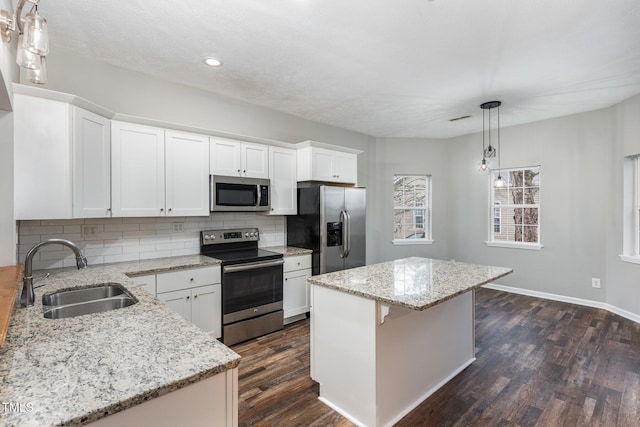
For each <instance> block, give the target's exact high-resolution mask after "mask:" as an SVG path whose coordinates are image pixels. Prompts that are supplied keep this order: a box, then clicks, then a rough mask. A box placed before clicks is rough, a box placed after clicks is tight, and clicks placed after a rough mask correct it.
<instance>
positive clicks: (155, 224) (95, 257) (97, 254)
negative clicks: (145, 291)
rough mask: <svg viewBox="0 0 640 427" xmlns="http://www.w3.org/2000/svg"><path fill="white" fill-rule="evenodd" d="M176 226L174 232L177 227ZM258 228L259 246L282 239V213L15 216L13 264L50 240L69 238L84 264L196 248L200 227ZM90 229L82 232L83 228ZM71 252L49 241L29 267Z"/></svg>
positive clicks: (67, 258)
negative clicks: (24, 218)
mask: <svg viewBox="0 0 640 427" xmlns="http://www.w3.org/2000/svg"><path fill="white" fill-rule="evenodd" d="M180 224H182V230H181V231H175V228H178V229H179V228H180ZM231 227H258V228H259V230H260V242H259V246H260V247H268V246H281V245H284V244H285V241H286V238H285V231H286V228H285V227H286V223H285V217H284V216H267V215H261V214H257V213H251V212H247V213H245V212H242V213H237V212H234V213H215V214H211V216H209V217H170V218H167V217H163V218H105V219H71V220H41V221H18V247H17V251H18V263H23V262H24V259H25V256H26V253H27V252H28V251H29V249H30V248H31V247H32V246H33V245H34V244H36V243H39V242H41V241H44V240H47V239H50V238H63V239H68V240H71V241H72V242H74V243H76V244H77V245H78V246H80V248H82V250H83V252H84V254H85V256H86V257H87V261H88V262H89V265H96V264H106V263H112V262H122V261H137V260H141V259H149V258H162V257H168V256H180V255H194V254H198V253H199V252H200V234H199V232H200V231H201V230H205V229H215V228H231ZM87 228H89V229H92V228H93V231H94V233H95V234H85V233H83V229H84V230H86V229H87ZM75 265H76V264H75V257H74V256H73V254H72V253H71V251H70V250H68V249H67V248H66V247H64V246H61V245H48V246H45V247H44V248H42V249H40V251H39V252H38V253H37V254H36V256H35V257H34V259H33V268H34V270H37V269H46V268H59V267H74V266H75Z"/></svg>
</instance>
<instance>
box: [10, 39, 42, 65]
mask: <svg viewBox="0 0 640 427" xmlns="http://www.w3.org/2000/svg"><path fill="white" fill-rule="evenodd" d="M23 37H24V35H23V34H20V35H19V36H18V47H17V52H16V62H17V63H18V65H19V66H21V67H22V68H27V69H29V70H35V69H36V68H38V66H39V65H40V56H39V55H36V54H35V53H33V52H31V51H30V50H27V49H25V48H24V47H22V39H23Z"/></svg>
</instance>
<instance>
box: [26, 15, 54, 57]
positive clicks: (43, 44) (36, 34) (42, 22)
mask: <svg viewBox="0 0 640 427" xmlns="http://www.w3.org/2000/svg"><path fill="white" fill-rule="evenodd" d="M22 47H23V48H24V49H26V50H28V51H29V52H33V53H35V54H36V55H40V56H44V55H48V54H49V34H48V32H47V20H46V19H44V18H43V17H42V15H40V14H39V13H38V8H37V7H36V8H35V10H34V11H33V12H29V13H27V15H26V16H25V17H24V37H23V39H22Z"/></svg>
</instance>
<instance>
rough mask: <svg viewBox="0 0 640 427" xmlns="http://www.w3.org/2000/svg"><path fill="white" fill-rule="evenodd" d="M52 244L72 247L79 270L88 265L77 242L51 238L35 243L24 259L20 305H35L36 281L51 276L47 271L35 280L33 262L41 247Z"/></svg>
mask: <svg viewBox="0 0 640 427" xmlns="http://www.w3.org/2000/svg"><path fill="white" fill-rule="evenodd" d="M50 244H58V245H64V246H66V247H68V248H69V249H71V250H72V251H73V253H74V255H75V256H76V266H77V267H78V270H80V269H81V268H86V267H87V259H86V258H85V257H84V255H82V252H81V251H80V248H79V247H78V246H77V245H76V244H75V243H73V242H70V241H69V240H65V239H49V240H45V241H44V242H40V243H38V244H36V245H34V246H33V247H32V248H31V249H29V252H27V256H26V258H25V260H24V278H23V279H22V294H21V295H20V305H21V306H22V307H27V306H30V305H33V302H34V301H35V297H36V295H35V293H34V292H33V285H34V283H36V282H38V281H40V280H42V279H45V278H47V277H49V273H47V274H45V275H44V276H42V277H40V278H39V279H36V280H35V281H34V280H33V271H32V263H33V256H34V255H35V254H36V252H38V251H39V250H40V248H41V247H43V246H46V245H50Z"/></svg>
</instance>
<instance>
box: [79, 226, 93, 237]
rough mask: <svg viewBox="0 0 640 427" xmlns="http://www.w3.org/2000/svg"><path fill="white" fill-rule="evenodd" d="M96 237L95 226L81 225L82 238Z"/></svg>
mask: <svg viewBox="0 0 640 427" xmlns="http://www.w3.org/2000/svg"><path fill="white" fill-rule="evenodd" d="M95 235H96V226H95V225H83V226H82V237H89V236H95Z"/></svg>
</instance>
